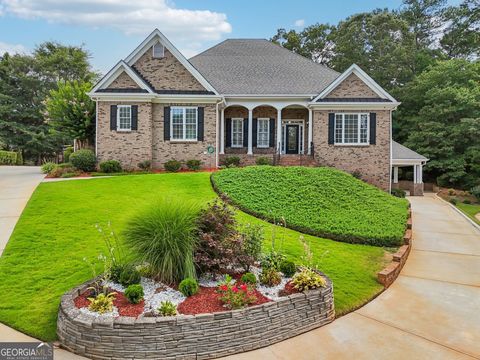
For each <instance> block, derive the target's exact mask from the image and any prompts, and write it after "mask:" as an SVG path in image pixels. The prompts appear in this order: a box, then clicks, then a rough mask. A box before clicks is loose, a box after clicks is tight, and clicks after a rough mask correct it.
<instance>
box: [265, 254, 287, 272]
mask: <svg viewBox="0 0 480 360" xmlns="http://www.w3.org/2000/svg"><path fill="white" fill-rule="evenodd" d="M284 260H285V255H283V254H282V253H280V252H278V251H275V250H272V251H270V252H269V253H267V254H265V255H264V256H263V259H262V268H264V269H274V270H276V271H279V270H280V264H281V263H282V262H283V261H284Z"/></svg>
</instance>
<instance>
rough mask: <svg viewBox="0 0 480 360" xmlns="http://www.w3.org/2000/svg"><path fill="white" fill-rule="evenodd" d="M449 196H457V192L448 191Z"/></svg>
mask: <svg viewBox="0 0 480 360" xmlns="http://www.w3.org/2000/svg"><path fill="white" fill-rule="evenodd" d="M448 195H450V196H453V195H456V191H455V190H454V189H448Z"/></svg>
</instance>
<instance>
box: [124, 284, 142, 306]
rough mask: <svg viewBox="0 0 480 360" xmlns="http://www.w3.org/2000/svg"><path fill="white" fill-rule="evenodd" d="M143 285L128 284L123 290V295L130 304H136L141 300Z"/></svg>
mask: <svg viewBox="0 0 480 360" xmlns="http://www.w3.org/2000/svg"><path fill="white" fill-rule="evenodd" d="M143 295H144V294H143V287H142V285H140V284H133V285H129V286H128V287H127V289H126V290H125V297H126V298H127V300H128V301H129V302H130V303H132V304H138V303H139V302H140V301H142V300H143Z"/></svg>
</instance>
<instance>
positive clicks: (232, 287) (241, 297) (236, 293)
mask: <svg viewBox="0 0 480 360" xmlns="http://www.w3.org/2000/svg"><path fill="white" fill-rule="evenodd" d="M217 292H218V293H219V294H220V300H221V301H222V302H223V304H224V305H225V306H226V307H227V308H229V309H240V308H242V307H245V306H247V305H249V304H253V303H254V302H255V301H257V296H256V295H255V293H254V292H253V286H252V285H247V284H240V285H237V284H236V283H232V278H231V277H230V276H229V275H227V276H225V281H224V282H222V283H221V284H220V285H219V286H218V288H217Z"/></svg>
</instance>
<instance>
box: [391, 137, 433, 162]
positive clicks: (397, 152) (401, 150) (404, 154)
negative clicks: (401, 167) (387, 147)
mask: <svg viewBox="0 0 480 360" xmlns="http://www.w3.org/2000/svg"><path fill="white" fill-rule="evenodd" d="M392 159H394V160H410V159H412V160H428V159H427V158H426V157H425V156H423V155H420V154H418V153H416V152H415V151H413V150H410V149H409V148H407V147H406V146H403V145H402V144H399V143H397V142H396V141H392Z"/></svg>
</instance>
